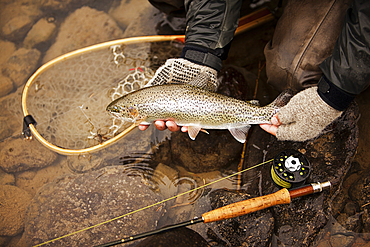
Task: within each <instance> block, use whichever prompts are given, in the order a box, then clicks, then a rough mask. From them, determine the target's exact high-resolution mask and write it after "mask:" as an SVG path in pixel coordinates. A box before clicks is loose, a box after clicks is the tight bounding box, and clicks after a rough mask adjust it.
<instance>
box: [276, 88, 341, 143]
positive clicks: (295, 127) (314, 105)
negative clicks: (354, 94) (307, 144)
mask: <svg viewBox="0 0 370 247" xmlns="http://www.w3.org/2000/svg"><path fill="white" fill-rule="evenodd" d="M341 114H342V112H341V111H338V110H336V109H334V108H332V107H331V106H329V105H328V104H327V103H325V102H324V101H323V100H322V99H321V97H320V96H319V94H318V93H317V87H311V88H308V89H305V90H303V91H302V92H300V93H298V94H296V95H294V97H293V98H292V99H291V100H290V101H289V103H288V104H287V105H286V106H284V107H282V108H281V109H280V110H279V112H278V114H277V116H278V119H279V121H280V123H281V125H280V126H279V128H278V129H277V131H276V137H277V139H278V140H281V141H285V140H290V141H306V140H309V139H312V138H315V137H317V136H318V135H319V134H320V133H321V132H322V131H323V130H324V129H325V127H326V126H328V125H329V124H330V123H332V122H333V121H334V120H335V119H337V118H338V117H340V115H341Z"/></svg>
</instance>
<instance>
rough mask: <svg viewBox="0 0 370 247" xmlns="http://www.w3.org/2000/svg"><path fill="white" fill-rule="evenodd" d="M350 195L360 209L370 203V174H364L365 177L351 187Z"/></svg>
mask: <svg viewBox="0 0 370 247" xmlns="http://www.w3.org/2000/svg"><path fill="white" fill-rule="evenodd" d="M348 194H349V196H350V197H351V199H352V200H353V201H356V202H357V203H358V205H359V206H360V207H361V206H363V205H365V204H367V203H370V172H368V173H367V174H363V176H362V177H361V178H360V179H359V180H357V181H356V182H355V183H354V184H353V185H352V186H351V188H350V189H349V190H348Z"/></svg>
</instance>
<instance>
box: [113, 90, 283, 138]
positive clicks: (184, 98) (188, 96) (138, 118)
mask: <svg viewBox="0 0 370 247" xmlns="http://www.w3.org/2000/svg"><path fill="white" fill-rule="evenodd" d="M288 98H289V93H286V92H283V93H282V94H280V95H279V96H278V97H277V98H276V99H275V100H274V101H273V102H272V103H270V104H268V105H266V106H263V107H261V106H259V104H258V101H255V100H252V101H242V100H238V99H235V98H232V97H228V96H225V95H222V94H218V93H215V92H211V91H208V90H206V89H203V88H200V87H196V86H193V85H188V84H165V85H157V86H150V87H144V88H142V89H139V90H136V91H134V92H131V93H129V94H126V95H124V96H122V97H120V98H117V99H116V100H114V101H112V102H111V103H110V104H109V105H108V106H107V108H106V110H107V111H108V112H109V113H110V114H112V115H113V116H114V117H117V118H119V119H121V120H123V121H129V122H133V123H136V124H144V125H149V124H151V123H152V122H154V121H155V120H165V121H167V120H172V121H174V122H175V123H176V124H177V125H178V126H187V127H188V134H189V137H190V138H191V139H192V140H195V138H196V136H197V135H198V133H199V132H200V131H203V132H205V133H208V132H207V131H206V129H227V130H229V131H230V133H231V135H232V136H233V137H234V138H235V139H236V140H237V141H239V142H241V143H244V142H245V141H246V135H247V133H248V130H249V129H250V127H251V125H252V124H262V123H271V122H270V119H271V117H272V116H273V115H274V114H276V113H277V112H278V111H279V109H280V107H281V106H282V105H284V104H285V103H286V101H287V99H288Z"/></svg>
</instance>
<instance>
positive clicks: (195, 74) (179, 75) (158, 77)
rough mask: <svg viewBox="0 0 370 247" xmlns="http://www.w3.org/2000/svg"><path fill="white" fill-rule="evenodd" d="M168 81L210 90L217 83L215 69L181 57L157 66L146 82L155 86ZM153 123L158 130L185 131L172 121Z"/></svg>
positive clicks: (145, 126)
mask: <svg viewBox="0 0 370 247" xmlns="http://www.w3.org/2000/svg"><path fill="white" fill-rule="evenodd" d="M170 83H183V84H191V85H193V86H198V87H202V88H205V89H207V90H210V91H216V90H217V87H218V85H219V82H218V81H217V71H216V70H214V69H212V68H210V67H207V66H204V65H199V64H195V63H192V62H190V61H188V60H186V59H183V58H176V59H168V60H167V61H166V63H165V64H164V65H162V66H161V67H159V69H158V70H157V71H156V73H155V75H154V76H153V78H152V79H151V80H150V81H149V83H148V84H149V85H150V86H155V85H163V84H170ZM154 124H155V126H156V128H157V129H158V130H165V129H166V128H168V129H169V130H170V131H179V130H180V129H181V131H183V132H186V131H187V127H185V126H183V127H181V128H180V127H179V126H177V124H176V123H175V122H174V121H163V120H157V121H155V122H154ZM148 127H149V126H148V125H143V124H140V125H139V129H140V130H146V129H147V128H148Z"/></svg>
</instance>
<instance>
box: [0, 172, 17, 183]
mask: <svg viewBox="0 0 370 247" xmlns="http://www.w3.org/2000/svg"><path fill="white" fill-rule="evenodd" d="M0 185H15V178H14V175H13V174H9V173H6V172H4V171H2V170H1V169H0Z"/></svg>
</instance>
